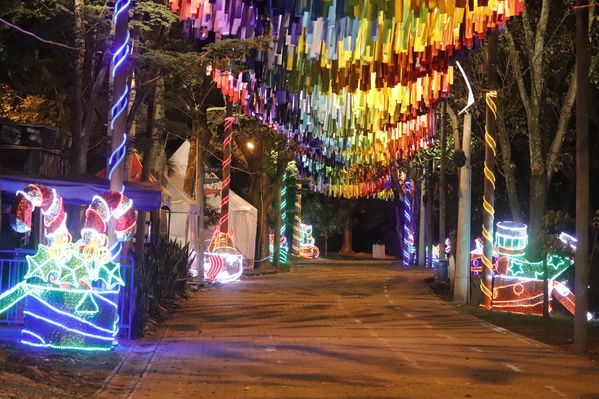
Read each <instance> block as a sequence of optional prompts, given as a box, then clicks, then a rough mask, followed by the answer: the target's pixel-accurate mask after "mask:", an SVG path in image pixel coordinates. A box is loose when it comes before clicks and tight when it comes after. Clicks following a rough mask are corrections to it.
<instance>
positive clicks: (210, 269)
mask: <svg viewBox="0 0 599 399" xmlns="http://www.w3.org/2000/svg"><path fill="white" fill-rule="evenodd" d="M242 273H243V256H242V255H241V254H239V252H238V251H237V249H236V248H235V239H234V232H233V229H230V230H229V231H228V232H227V233H223V232H221V231H220V230H219V228H218V227H217V228H216V229H215V230H214V234H213V235H212V239H211V240H210V245H209V246H208V250H207V251H206V252H204V278H205V279H206V280H208V281H213V282H218V283H223V284H226V283H230V282H232V281H237V280H239V277H241V274H242Z"/></svg>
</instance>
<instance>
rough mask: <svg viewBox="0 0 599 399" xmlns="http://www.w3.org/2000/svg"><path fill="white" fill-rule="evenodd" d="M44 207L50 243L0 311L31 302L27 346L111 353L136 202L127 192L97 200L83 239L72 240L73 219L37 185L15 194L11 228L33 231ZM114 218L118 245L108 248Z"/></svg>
mask: <svg viewBox="0 0 599 399" xmlns="http://www.w3.org/2000/svg"><path fill="white" fill-rule="evenodd" d="M35 208H40V210H41V212H42V215H43V216H44V227H45V233H46V237H47V239H48V245H42V244H40V245H39V247H38V252H37V253H36V254H35V255H33V256H27V266H28V269H27V273H26V274H25V277H24V280H23V281H22V282H21V283H19V284H17V285H16V286H15V287H13V288H12V289H10V290H9V291H6V292H5V293H3V294H2V295H1V296H0V312H4V311H6V310H8V309H10V308H11V307H12V306H14V305H15V304H16V303H18V302H19V301H21V300H22V299H25V300H26V303H25V311H24V324H25V326H24V328H23V330H22V339H21V342H22V343H24V344H27V345H32V346H37V347H51V348H58V349H84V350H107V349H110V348H111V347H112V346H113V343H114V340H115V336H116V334H117V332H118V322H119V318H118V306H117V299H118V294H119V290H120V287H121V286H124V285H125V283H124V281H123V279H122V278H121V274H120V264H119V263H118V257H119V254H120V250H121V241H126V240H128V239H129V238H130V233H131V231H132V230H133V228H134V227H135V211H134V210H133V202H132V201H131V200H130V199H129V198H127V197H125V196H124V195H123V194H122V193H119V192H113V191H107V192H105V193H103V194H101V195H97V196H94V198H93V200H92V203H91V204H90V206H89V207H88V209H87V211H86V218H85V224H84V227H83V229H82V230H81V239H80V240H78V241H76V242H73V241H72V237H71V235H70V233H69V231H68V230H67V228H66V220H67V214H66V213H65V212H64V208H63V201H62V198H61V197H60V196H59V195H58V194H57V193H56V191H55V190H54V189H50V188H48V187H45V186H41V185H34V184H31V185H29V186H27V188H25V189H24V190H23V191H18V192H17V197H16V199H15V201H14V204H13V209H12V214H13V215H14V217H15V222H14V224H13V229H14V230H16V231H17V232H21V233H25V232H28V231H30V230H31V215H32V212H33V210H34V209H35ZM110 219H115V233H116V236H117V243H116V244H114V245H113V246H112V247H111V246H109V239H108V237H107V236H106V234H105V233H106V228H107V224H108V221H109V220H110Z"/></svg>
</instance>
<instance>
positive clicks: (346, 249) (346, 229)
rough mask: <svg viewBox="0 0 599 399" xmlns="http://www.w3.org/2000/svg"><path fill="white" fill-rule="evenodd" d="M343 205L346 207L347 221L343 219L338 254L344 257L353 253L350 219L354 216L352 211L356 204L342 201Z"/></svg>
mask: <svg viewBox="0 0 599 399" xmlns="http://www.w3.org/2000/svg"><path fill="white" fill-rule="evenodd" d="M344 202H345V204H344V205H346V206H347V208H346V209H347V219H345V225H344V226H343V236H342V237H343V241H342V242H341V250H340V251H339V253H340V254H345V255H351V254H353V253H354V251H353V249H352V239H353V237H352V233H353V226H352V219H353V216H354V209H355V208H356V204H355V202H354V201H351V200H345V201H344Z"/></svg>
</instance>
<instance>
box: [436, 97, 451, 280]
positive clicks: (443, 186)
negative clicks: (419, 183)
mask: <svg viewBox="0 0 599 399" xmlns="http://www.w3.org/2000/svg"><path fill="white" fill-rule="evenodd" d="M440 119H441V124H440V127H439V133H440V135H441V142H440V144H441V165H440V167H439V262H441V261H444V260H446V258H445V238H446V233H445V229H446V225H445V224H446V217H445V210H446V207H447V199H446V196H447V183H446V182H445V168H446V167H447V137H446V135H445V120H444V119H445V103H443V105H442V108H441V118H440ZM452 279H453V277H452Z"/></svg>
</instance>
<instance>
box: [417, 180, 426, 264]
mask: <svg viewBox="0 0 599 399" xmlns="http://www.w3.org/2000/svg"><path fill="white" fill-rule="evenodd" d="M422 174H423V176H422V182H421V184H420V193H419V194H420V217H419V218H418V220H419V223H418V266H420V267H425V266H426V204H425V201H424V199H425V196H426V186H427V184H428V181H426V172H423V173H422Z"/></svg>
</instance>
